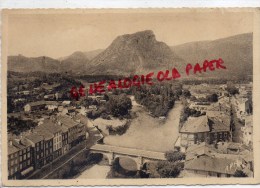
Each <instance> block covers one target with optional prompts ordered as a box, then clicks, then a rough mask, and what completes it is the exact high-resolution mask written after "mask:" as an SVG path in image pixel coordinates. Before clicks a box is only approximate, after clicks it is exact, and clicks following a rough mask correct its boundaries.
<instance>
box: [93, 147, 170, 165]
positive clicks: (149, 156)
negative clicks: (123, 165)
mask: <svg viewBox="0 0 260 188" xmlns="http://www.w3.org/2000/svg"><path fill="white" fill-rule="evenodd" d="M90 151H91V152H92V153H101V154H103V155H105V156H106V157H107V158H108V163H109V165H112V164H113V161H114V160H115V159H116V158H118V157H123V156H126V157H129V158H132V159H133V160H134V161H135V162H136V164H137V168H138V170H140V169H141V167H142V166H143V164H144V163H146V162H150V161H165V160H166V158H165V156H164V153H162V152H155V151H147V150H140V149H134V148H125V147H119V146H111V145H105V144H96V145H94V146H92V147H91V148H90Z"/></svg>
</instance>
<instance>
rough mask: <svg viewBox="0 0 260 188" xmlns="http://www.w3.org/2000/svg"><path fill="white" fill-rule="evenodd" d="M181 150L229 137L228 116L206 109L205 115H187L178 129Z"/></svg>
mask: <svg viewBox="0 0 260 188" xmlns="http://www.w3.org/2000/svg"><path fill="white" fill-rule="evenodd" d="M179 132H180V134H181V136H180V137H181V141H180V147H181V151H182V152H185V150H186V148H187V147H188V146H190V145H192V144H197V143H201V142H207V143H217V142H219V141H228V140H229V139H230V116H229V115H226V114H225V113H224V112H220V111H207V114H206V115H203V116H199V117H189V118H188V120H187V121H186V122H185V123H184V124H183V126H182V127H181V129H180V131H179Z"/></svg>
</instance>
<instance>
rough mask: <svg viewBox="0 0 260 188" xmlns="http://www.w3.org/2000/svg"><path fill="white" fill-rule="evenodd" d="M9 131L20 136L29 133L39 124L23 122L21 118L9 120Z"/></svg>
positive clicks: (30, 121) (29, 121)
mask: <svg viewBox="0 0 260 188" xmlns="http://www.w3.org/2000/svg"><path fill="white" fill-rule="evenodd" d="M7 122H8V123H7V131H8V133H12V134H15V135H20V133H22V132H25V131H28V130H30V129H32V128H34V127H36V126H37V123H35V122H33V121H32V120H22V119H19V118H14V117H11V118H8V121H7Z"/></svg>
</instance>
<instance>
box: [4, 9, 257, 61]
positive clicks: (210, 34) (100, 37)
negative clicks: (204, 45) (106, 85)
mask: <svg viewBox="0 0 260 188" xmlns="http://www.w3.org/2000/svg"><path fill="white" fill-rule="evenodd" d="M252 16H253V15H252V14H251V13H247V12H243V13H241V12H240V13H239V12H232V13H230V12H223V11H222V12H221V11H213V12H198V11H192V13H191V12H171V11H165V12H158V11H157V12H156V11H154V12H152V11H150V12H149V11H143V12H142V11H136V12H135V11H132V12H127V11H118V12H114V13H113V12H111V11H110V12H109V11H108V12H106V11H103V12H101V11H100V12H98V11H94V12H91V11H90V12H87V11H85V12H84V11H83V12H79V13H77V12H73V13H66V12H63V13H55V12H52V14H46V13H44V14H43V13H30V14H19V13H16V14H9V15H8V32H7V33H8V35H7V37H8V47H7V49H8V55H18V54H22V55H24V56H28V57H37V56H49V57H52V58H60V57H64V56H68V55H70V54H72V53H73V52H75V51H92V50H96V49H105V48H106V47H108V46H109V45H110V44H111V42H112V41H113V40H114V39H115V38H116V37H117V36H119V35H123V34H131V33H135V32H138V31H143V30H152V31H153V32H154V34H155V36H156V39H157V40H158V41H162V42H165V43H166V44H168V45H169V46H174V45H179V44H183V43H187V42H193V41H201V40H215V39H219V38H225V37H228V36H232V35H237V34H241V33H248V32H253V19H252V18H253V17H252Z"/></svg>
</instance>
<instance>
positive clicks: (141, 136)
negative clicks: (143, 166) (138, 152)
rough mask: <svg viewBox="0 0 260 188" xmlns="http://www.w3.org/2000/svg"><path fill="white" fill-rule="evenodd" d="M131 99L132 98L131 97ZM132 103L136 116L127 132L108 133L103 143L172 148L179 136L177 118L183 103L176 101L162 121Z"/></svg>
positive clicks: (163, 150) (147, 147) (139, 147)
mask: <svg viewBox="0 0 260 188" xmlns="http://www.w3.org/2000/svg"><path fill="white" fill-rule="evenodd" d="M131 99H132V101H133V98H132V97H131ZM132 103H133V108H132V111H133V112H136V115H137V117H136V118H135V119H133V120H132V122H131V124H130V127H129V129H128V130H127V132H126V133H125V134H123V135H121V136H115V135H109V136H106V137H105V139H104V143H105V144H109V145H114V146H121V147H130V148H137V149H144V150H149V151H159V152H165V151H168V150H172V149H173V148H174V143H175V142H176V140H177V138H178V136H179V130H178V127H179V118H180V112H181V110H182V108H183V105H182V104H181V103H179V102H176V104H175V105H174V107H173V109H171V110H170V111H169V113H168V116H167V119H166V120H164V121H162V120H159V119H158V118H154V117H151V116H150V115H149V114H148V112H147V111H146V110H145V108H144V107H142V106H140V105H138V104H137V103H135V101H133V102H132Z"/></svg>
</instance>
